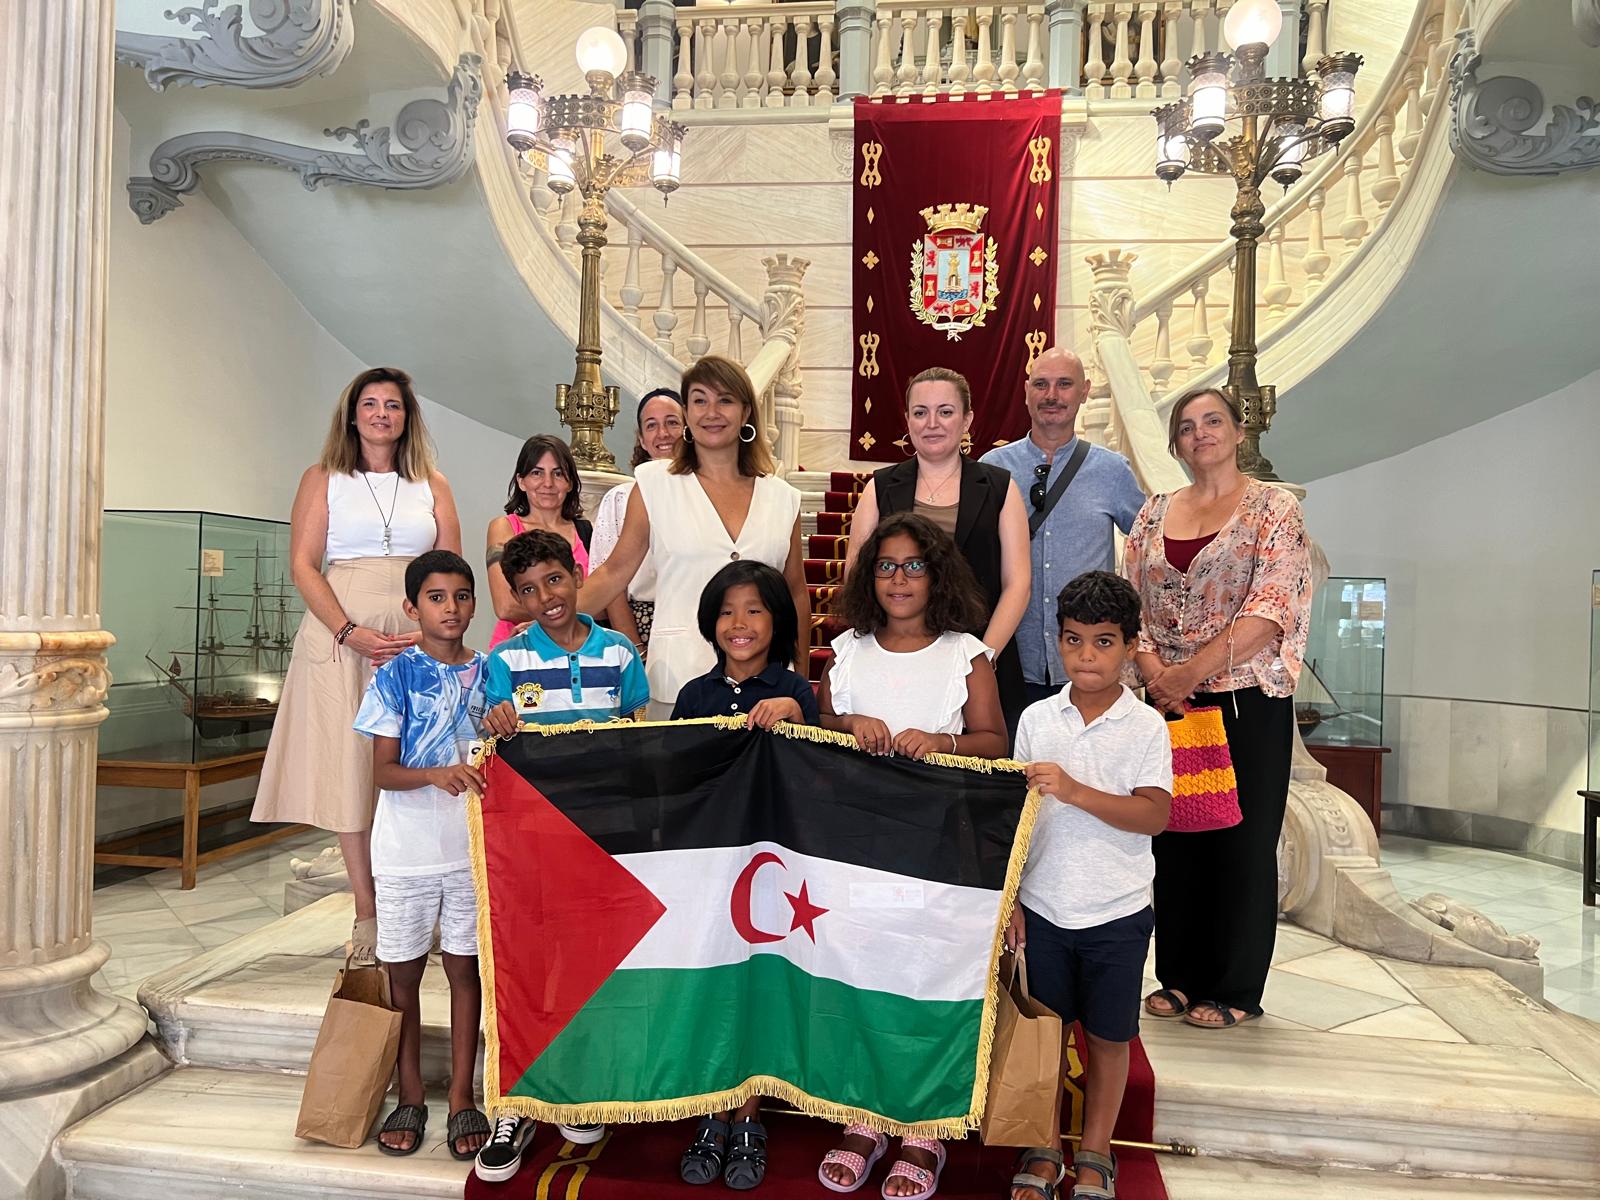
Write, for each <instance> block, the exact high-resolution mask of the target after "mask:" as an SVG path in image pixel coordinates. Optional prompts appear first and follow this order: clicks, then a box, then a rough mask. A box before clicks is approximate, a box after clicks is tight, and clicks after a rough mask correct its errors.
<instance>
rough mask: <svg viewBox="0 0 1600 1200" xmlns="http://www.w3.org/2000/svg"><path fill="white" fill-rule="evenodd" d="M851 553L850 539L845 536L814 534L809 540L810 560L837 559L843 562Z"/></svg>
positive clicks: (808, 555)
mask: <svg viewBox="0 0 1600 1200" xmlns="http://www.w3.org/2000/svg"><path fill="white" fill-rule="evenodd" d="M849 551H850V538H849V537H848V536H847V535H845V534H836V533H814V534H812V535H811V536H810V537H809V538H808V539H807V545H806V556H807V557H808V558H837V559H839V560H840V561H841V562H842V561H843V560H844V556H845V555H846V554H847V553H849Z"/></svg>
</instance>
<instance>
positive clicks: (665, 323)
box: [650, 254, 678, 357]
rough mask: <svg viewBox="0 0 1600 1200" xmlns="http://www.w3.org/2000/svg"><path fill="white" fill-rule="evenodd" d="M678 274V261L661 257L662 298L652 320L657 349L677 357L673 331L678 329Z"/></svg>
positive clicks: (667, 255) (666, 255) (664, 256)
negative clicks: (674, 290) (675, 282)
mask: <svg viewBox="0 0 1600 1200" xmlns="http://www.w3.org/2000/svg"><path fill="white" fill-rule="evenodd" d="M677 273H678V260H677V259H675V258H673V257H672V255H670V254H663V255H662V256H661V298H660V299H659V300H658V301H656V311H655V313H654V314H653V315H652V316H651V318H650V320H651V322H652V323H653V324H654V325H655V327H656V349H657V350H659V351H661V353H663V354H666V355H670V356H674V357H675V356H676V355H677V353H678V350H677V347H676V346H674V345H673V344H672V331H673V330H674V329H676V328H677V327H678V310H677V309H676V308H674V307H673V300H672V280H673V277H674V276H675V275H677Z"/></svg>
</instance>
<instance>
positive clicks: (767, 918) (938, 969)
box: [617, 842, 1000, 1000]
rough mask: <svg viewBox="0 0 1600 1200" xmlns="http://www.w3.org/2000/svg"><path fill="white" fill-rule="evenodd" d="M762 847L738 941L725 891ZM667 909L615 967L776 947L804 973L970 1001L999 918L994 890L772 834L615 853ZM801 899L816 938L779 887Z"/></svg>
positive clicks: (744, 954)
mask: <svg viewBox="0 0 1600 1200" xmlns="http://www.w3.org/2000/svg"><path fill="white" fill-rule="evenodd" d="M763 852H766V853H769V854H775V855H777V857H778V859H779V860H780V861H779V862H771V861H768V862H766V863H764V864H763V865H761V866H759V867H758V868H756V870H755V872H754V874H753V875H752V876H750V877H749V879H750V895H749V918H750V919H749V924H747V925H746V926H745V929H746V931H747V932H753V933H754V934H755V935H756V936H757V937H758V938H759V937H761V936H762V935H767V936H770V935H773V934H776V935H779V937H778V938H777V939H776V940H772V941H757V942H755V943H752V942H750V941H749V940H747V938H746V936H745V935H744V934H741V933H740V931H739V929H738V928H737V927H736V924H735V922H736V916H735V912H734V909H735V902H734V896H733V893H734V889H735V884H736V883H737V881H738V879H739V877H740V875H741V873H743V872H745V871H747V870H748V869H749V867H750V864H751V863H752V862H753V861H754V860H755V859H756V857H757V856H758V855H760V854H762V853H763ZM617 863H618V864H619V865H620V866H622V867H623V868H625V869H626V870H628V871H630V872H632V873H633V874H634V875H635V876H636V877H637V878H638V879H639V881H640V882H641V883H643V884H644V885H645V886H646V887H647V888H649V889H650V890H651V891H652V892H654V893H655V895H656V896H657V897H658V898H659V899H660V900H661V902H662V904H664V905H665V906H666V910H667V911H666V914H665V915H664V916H663V917H662V918H661V920H660V921H658V922H657V923H656V925H655V927H654V928H652V929H651V930H650V932H649V933H647V934H646V935H645V937H644V940H643V941H641V942H640V943H639V944H638V945H637V946H635V947H634V948H633V951H632V952H631V953H630V954H629V955H628V957H627V958H626V959H624V960H623V962H622V964H621V965H620V966H619V967H618V968H617V969H618V970H621V971H626V970H632V969H644V968H678V969H693V968H697V967H715V966H724V965H727V964H730V963H737V962H744V961H745V960H746V959H747V958H749V957H750V955H751V954H779V955H782V956H783V957H784V958H786V959H788V960H789V961H790V962H792V963H794V964H795V966H797V967H799V968H800V969H801V970H803V971H805V972H806V973H807V974H809V975H814V976H820V977H822V978H826V979H833V980H837V981H838V982H840V983H844V984H848V985H849V986H851V987H858V988H871V989H873V990H876V991H883V992H892V993H894V994H896V995H901V996H910V997H913V998H915V999H918V1000H975V999H979V998H981V997H982V996H983V994H984V988H985V983H986V979H985V975H986V973H987V971H988V967H989V954H990V949H991V947H992V944H993V941H992V939H993V937H994V930H995V923H996V921H997V920H998V917H999V908H1000V893H999V892H997V891H989V890H987V889H984V888H974V887H958V886H954V885H950V884H941V883H931V882H929V881H927V880H924V879H912V878H907V877H905V876H903V875H895V874H893V873H891V872H888V871H878V870H873V869H871V868H868V867H857V866H852V865H850V864H848V863H841V862H835V861H833V860H831V859H825V858H812V857H810V856H809V855H805V854H798V853H796V852H795V851H793V850H789V849H787V848H785V847H783V846H780V845H777V844H776V843H773V842H757V843H756V844H754V845H752V846H740V847H733V848H726V847H723V848H714V849H701V850H663V851H652V852H649V853H645V854H624V855H618V856H617ZM802 883H804V884H805V889H806V891H805V897H804V899H805V900H807V901H809V902H810V904H811V905H814V906H816V907H817V908H823V909H826V910H827V911H826V912H825V913H822V914H821V915H820V916H817V917H816V919H815V921H814V922H813V923H812V926H811V927H812V928H813V929H814V930H815V931H816V941H815V943H813V942H812V940H811V938H810V937H808V936H807V934H806V931H805V929H804V928H792V926H794V925H795V923H796V921H797V919H798V914H797V911H796V904H795V903H792V902H791V901H790V899H789V898H788V897H789V896H791V895H793V896H796V897H798V896H799V893H800V886H801V884H802Z"/></svg>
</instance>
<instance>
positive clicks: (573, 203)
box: [556, 188, 583, 265]
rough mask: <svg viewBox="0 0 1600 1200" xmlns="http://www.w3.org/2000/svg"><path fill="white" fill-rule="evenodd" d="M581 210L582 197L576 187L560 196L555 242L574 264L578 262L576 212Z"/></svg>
mask: <svg viewBox="0 0 1600 1200" xmlns="http://www.w3.org/2000/svg"><path fill="white" fill-rule="evenodd" d="M582 210H583V197H582V196H581V195H579V193H578V191H577V189H576V188H574V189H573V190H572V191H570V192H568V193H567V194H566V195H565V196H563V197H561V211H560V214H559V215H558V216H557V217H556V244H557V245H558V246H560V247H561V249H562V250H563V251H565V252H566V255H567V257H568V258H570V259H571V260H572V262H573V264H574V265H576V264H577V262H578V256H579V247H578V214H579V213H580V212H582Z"/></svg>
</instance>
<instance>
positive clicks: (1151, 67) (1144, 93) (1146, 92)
mask: <svg viewBox="0 0 1600 1200" xmlns="http://www.w3.org/2000/svg"><path fill="white" fill-rule="evenodd" d="M1156 10H1157V5H1156V2H1155V0H1143V2H1142V3H1141V4H1140V5H1139V61H1138V62H1137V63H1135V64H1134V66H1133V74H1134V78H1135V79H1137V80H1138V83H1136V84H1135V85H1134V89H1133V94H1134V95H1135V96H1139V97H1153V96H1156V95H1158V94H1159V93H1158V92H1157V91H1156Z"/></svg>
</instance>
